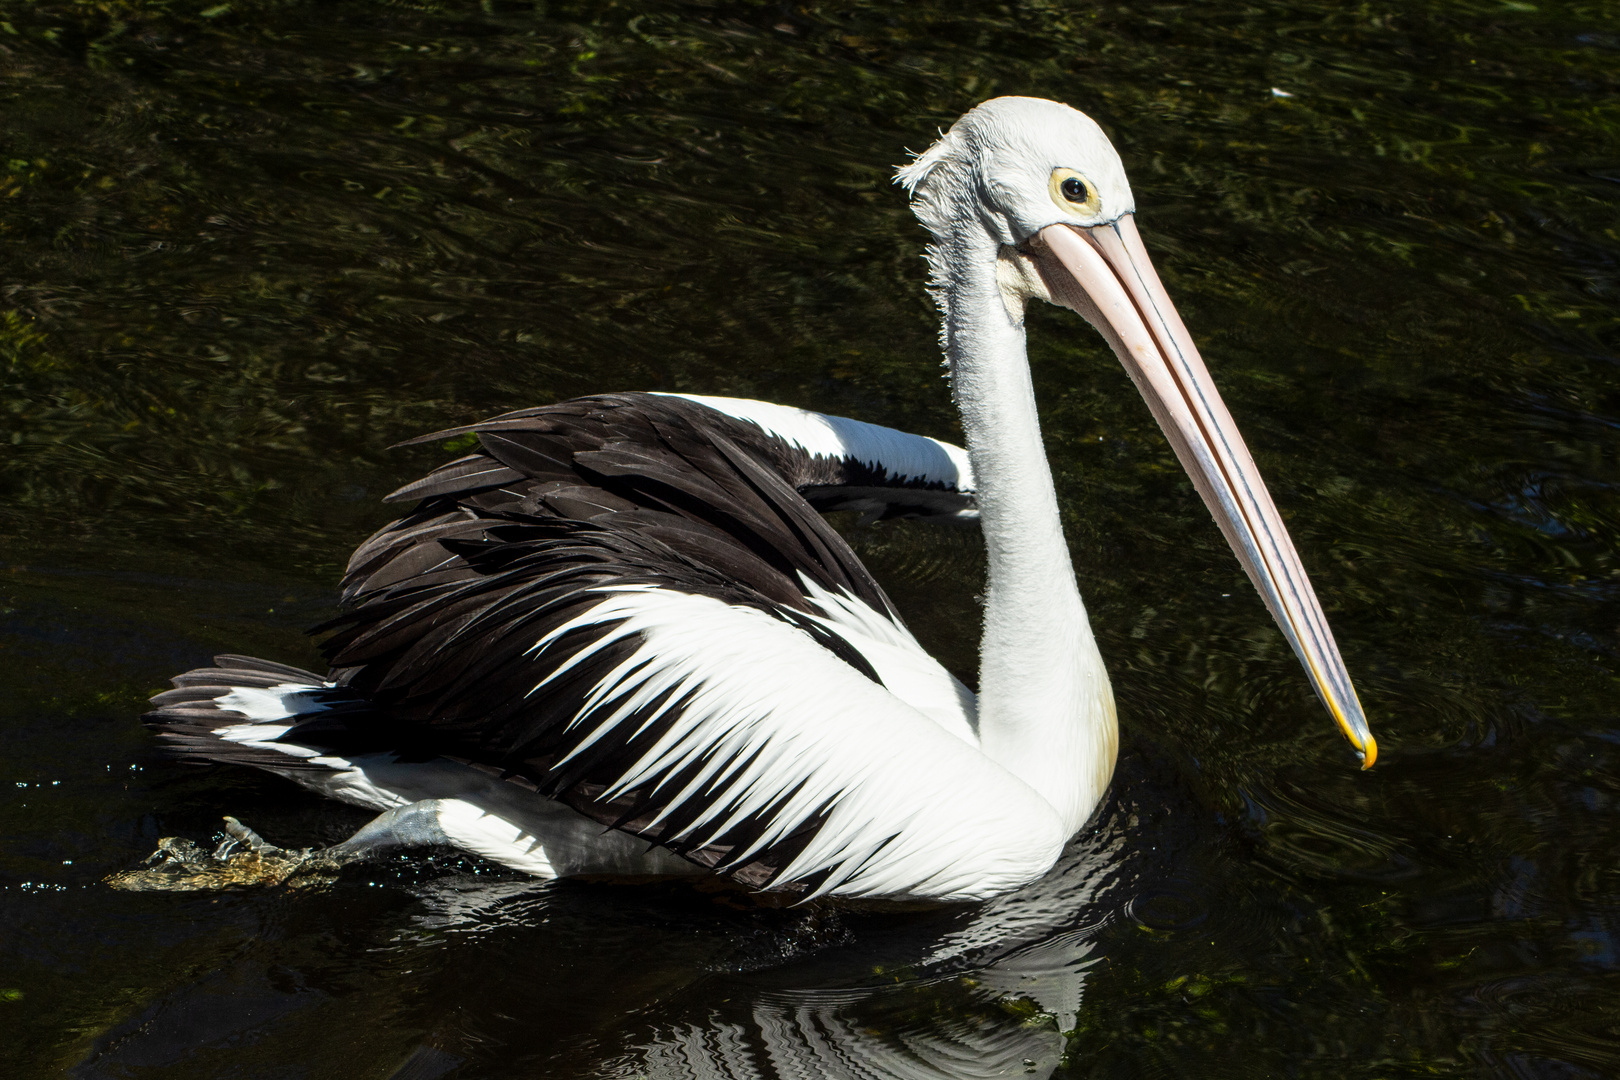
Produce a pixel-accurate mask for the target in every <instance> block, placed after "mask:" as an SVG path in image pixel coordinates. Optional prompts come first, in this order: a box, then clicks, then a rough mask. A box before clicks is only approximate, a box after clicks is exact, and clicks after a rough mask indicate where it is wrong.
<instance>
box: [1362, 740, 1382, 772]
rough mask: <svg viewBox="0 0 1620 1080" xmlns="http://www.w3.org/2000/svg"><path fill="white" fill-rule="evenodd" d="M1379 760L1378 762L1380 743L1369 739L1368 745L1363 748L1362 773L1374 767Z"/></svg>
mask: <svg viewBox="0 0 1620 1080" xmlns="http://www.w3.org/2000/svg"><path fill="white" fill-rule="evenodd" d="M1377 760H1378V743H1377V742H1375V741H1374V740H1373V739H1371V738H1368V739H1367V745H1366V746H1365V747H1363V748H1362V751H1361V771H1362V772H1366V771H1367V770H1368V769H1370V768H1372V767H1373V762H1375V761H1377Z"/></svg>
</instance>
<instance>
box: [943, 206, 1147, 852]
mask: <svg viewBox="0 0 1620 1080" xmlns="http://www.w3.org/2000/svg"><path fill="white" fill-rule="evenodd" d="M964 194H965V193H964ZM956 210H957V212H955V213H952V214H950V215H948V220H949V221H950V222H952V223H953V225H954V227H952V228H950V229H949V231H944V230H940V229H937V228H936V230H935V243H934V244H933V246H931V247H930V249H929V262H930V265H931V267H932V269H933V278H934V280H933V283H932V284H933V291H934V295H935V299H936V300H937V302H938V303H939V306H940V310H941V313H942V315H943V329H942V334H941V336H942V340H943V345H944V348H945V356H946V361H947V363H948V364H949V366H950V369H951V377H952V387H953V390H954V393H955V397H956V403H957V406H958V408H960V410H961V413H962V427H963V429H964V431H965V433H966V435H967V446H968V454H969V456H970V458H971V459H972V463H973V472H974V476H975V478H976V481H977V485H978V502H979V520H980V523H981V525H982V527H983V530H984V540H985V546H986V548H987V549H988V555H989V587H988V590H987V593H986V598H985V611H984V637H983V641H982V643H981V645H980V667H979V734H980V740H981V746H982V749H983V751H984V753H985V754H986V756H988V757H990V758H991V759H992V760H994V761H996V762H997V763H998V764H1000V765H1002V766H1003V767H1004V768H1006V769H1008V770H1009V771H1010V772H1012V773H1013V774H1014V775H1016V776H1017V777H1019V778H1020V779H1021V780H1023V781H1024V782H1025V783H1027V784H1029V785H1030V786H1031V787H1032V788H1034V789H1035V790H1036V791H1037V792H1039V793H1040V794H1041V796H1042V797H1044V798H1045V799H1046V800H1047V801H1048V802H1050V803H1051V804H1052V806H1053V808H1054V809H1055V810H1057V812H1058V814H1059V815H1060V816H1061V817H1062V818H1063V820H1064V822H1065V824H1066V825H1067V826H1068V828H1069V829H1070V830H1071V831H1074V830H1078V829H1079V828H1080V827H1081V826H1082V825H1083V824H1085V821H1086V819H1087V818H1088V817H1089V816H1090V814H1091V811H1092V810H1093V809H1095V807H1096V805H1097V803H1098V802H1099V801H1100V800H1101V798H1102V795H1103V791H1104V790H1105V789H1106V788H1107V786H1108V781H1109V779H1110V778H1111V777H1112V775H1113V770H1114V759H1115V754H1116V748H1117V744H1118V726H1117V722H1116V720H1115V714H1114V697H1113V690H1112V688H1111V687H1110V686H1109V682H1108V674H1107V672H1106V671H1105V670H1104V668H1103V664H1102V657H1101V655H1100V654H1099V653H1098V651H1097V644H1096V641H1095V639H1094V638H1093V636H1092V633H1091V625H1090V623H1089V622H1088V621H1087V619H1086V611H1085V606H1084V604H1082V603H1081V600H1080V592H1079V588H1078V587H1077V585H1076V584H1075V578H1074V568H1073V566H1072V565H1071V563H1070V559H1069V549H1068V545H1067V544H1066V543H1065V541H1064V539H1063V529H1062V526H1061V523H1060V521H1059V516H1058V505H1057V496H1056V493H1055V492H1054V490H1053V486H1052V472H1051V468H1050V466H1049V465H1048V464H1047V461H1046V453H1045V450H1044V449H1043V447H1042V444H1041V430H1040V421H1039V419H1038V417H1037V415H1036V410H1035V393H1034V387H1033V385H1032V383H1031V379H1030V372H1029V360H1028V356H1027V353H1026V351H1025V344H1024V327H1023V310H1022V307H1023V301H1024V300H1025V299H1027V297H1028V295H1029V292H1028V291H1023V292H1019V287H1018V281H1019V279H1020V275H1019V274H1018V273H1016V269H1017V267H1016V264H1015V265H1014V267H1013V269H1014V271H1015V272H1014V273H1012V274H1010V275H1009V273H1008V272H1007V268H1006V267H1003V268H1002V269H1001V272H1000V273H999V274H998V254H1001V251H1000V245H999V244H998V243H997V241H996V239H995V238H994V237H992V236H991V235H990V234H989V232H988V230H987V229H985V228H984V226H983V225H982V223H981V221H980V220H979V217H978V214H977V213H976V212H974V211H973V210H972V209H971V208H970V207H963V206H960V205H959V206H958V207H956ZM964 210H966V211H968V212H966V213H963V212H962V211H964ZM940 216H941V217H945V216H946V215H940ZM931 224H935V223H931ZM939 224H943V223H939ZM1015 258H1016V257H1015Z"/></svg>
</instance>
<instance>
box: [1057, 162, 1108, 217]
mask: <svg viewBox="0 0 1620 1080" xmlns="http://www.w3.org/2000/svg"><path fill="white" fill-rule="evenodd" d="M1051 191H1052V201H1053V202H1055V203H1057V204H1058V206H1060V207H1062V208H1063V209H1064V210H1067V211H1068V212H1069V213H1071V214H1095V213H1097V211H1099V210H1101V209H1102V199H1101V198H1100V197H1099V196H1098V195H1097V189H1096V188H1095V187H1093V186H1092V185H1090V184H1088V183H1086V178H1085V177H1083V176H1081V175H1080V174H1079V173H1077V172H1075V171H1074V170H1073V169H1053V170H1052V183H1051Z"/></svg>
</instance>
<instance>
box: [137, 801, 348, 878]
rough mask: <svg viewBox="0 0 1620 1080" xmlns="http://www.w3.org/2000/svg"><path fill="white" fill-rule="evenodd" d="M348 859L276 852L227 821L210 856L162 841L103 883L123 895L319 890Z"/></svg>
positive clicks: (323, 852) (321, 852)
mask: <svg viewBox="0 0 1620 1080" xmlns="http://www.w3.org/2000/svg"><path fill="white" fill-rule="evenodd" d="M350 861H352V856H345V854H343V853H336V854H334V853H332V849H330V848H300V849H298V850H296V851H293V850H289V849H287V848H279V847H276V846H275V845H274V844H271V843H269V842H267V841H266V840H265V839H264V837H262V836H260V835H259V834H258V833H256V832H254V831H253V830H252V829H250V828H248V827H247V826H246V825H243V824H242V823H241V822H240V821H237V820H236V819H235V818H233V817H227V818H226V819H225V839H223V840H221V841H220V842H219V846H218V847H216V848H214V850H213V851H205V850H204V849H202V848H200V847H198V846H197V845H196V844H194V843H192V842H191V841H190V840H187V839H185V838H184V837H179V836H166V837H164V838H163V839H162V840H159V841H158V848H157V850H156V851H154V852H152V854H151V855H149V856H147V859H146V863H145V865H144V866H143V868H142V869H139V870H124V871H121V872H120V873H116V874H109V875H108V876H107V877H106V878H105V880H106V882H107V884H109V885H111V886H112V887H113V888H115V889H123V890H124V891H126V892H202V891H208V890H214V889H230V888H236V887H239V886H244V885H286V886H287V887H288V888H295V889H296V888H307V887H309V886H311V885H324V884H327V883H329V882H331V881H332V880H334V879H335V878H336V876H337V870H338V868H339V867H340V866H342V865H343V864H344V863H345V862H350Z"/></svg>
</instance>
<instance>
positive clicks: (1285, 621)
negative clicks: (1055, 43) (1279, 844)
mask: <svg viewBox="0 0 1620 1080" xmlns="http://www.w3.org/2000/svg"><path fill="white" fill-rule="evenodd" d="M1039 241H1040V242H1039V243H1038V244H1036V245H1035V248H1036V251H1035V252H1034V254H1035V255H1036V262H1037V265H1038V266H1039V267H1040V268H1041V273H1042V277H1043V278H1044V279H1045V281H1046V283H1047V287H1048V288H1049V289H1050V290H1051V292H1052V294H1053V299H1054V300H1056V301H1057V302H1059V303H1061V304H1063V305H1064V306H1066V307H1070V308H1072V309H1074V310H1076V311H1078V312H1079V313H1080V314H1082V315H1084V316H1085V317H1086V319H1087V320H1088V321H1089V322H1091V323H1092V325H1093V326H1095V327H1096V328H1097V329H1098V330H1099V331H1100V332H1101V333H1102V335H1103V336H1104V337H1105V338H1107V339H1108V342H1109V344H1110V345H1112V346H1113V348H1114V352H1115V353H1116V354H1117V355H1118V356H1119V359H1120V362H1121V363H1122V364H1124V365H1125V370H1126V371H1127V372H1128V373H1129V374H1130V376H1131V380H1132V381H1133V382H1135V383H1136V387H1137V389H1138V390H1140V391H1141V393H1142V397H1143V398H1144V399H1145V400H1146V401H1147V403H1148V407H1149V408H1150V409H1152V411H1153V415H1154V418H1155V419H1157V420H1158V422H1159V426H1160V427H1161V428H1163V429H1164V433H1165V436H1166V437H1167V438H1168V439H1169V440H1170V445H1171V446H1172V447H1174V448H1175V451H1176V457H1178V458H1179V459H1180V460H1181V465H1182V467H1183V468H1184V469H1186V470H1187V474H1188V475H1189V476H1190V477H1192V481H1193V484H1194V486H1196V487H1197V488H1198V493H1199V494H1200V495H1202V496H1203V497H1204V502H1205V504H1206V505H1207V506H1208V507H1209V509H1210V513H1212V514H1213V515H1214V516H1215V521H1216V523H1217V524H1218V525H1220V527H1221V531H1222V532H1223V533H1225V534H1226V539H1227V541H1228V542H1229V543H1230V544H1231V545H1232V550H1233V551H1234V552H1236V553H1237V557H1238V561H1239V562H1240V563H1242V564H1243V569H1244V570H1245V571H1247V572H1248V575H1249V579H1250V580H1251V581H1253V582H1254V585H1255V588H1257V589H1259V590H1260V595H1261V596H1262V597H1263V598H1264V599H1265V602H1266V607H1268V608H1270V609H1271V614H1272V617H1273V618H1275V619H1276V620H1277V625H1278V626H1280V627H1281V628H1282V632H1283V633H1284V634H1285V635H1286V636H1287V638H1288V642H1289V644H1290V645H1292V646H1293V648H1294V653H1295V655H1297V656H1298V657H1299V659H1300V663H1302V664H1304V665H1305V670H1306V671H1307V672H1308V673H1309V674H1310V677H1311V682H1312V684H1313V685H1314V686H1315V688H1316V693H1317V696H1318V697H1320V698H1321V699H1322V703H1323V704H1324V705H1326V706H1327V708H1328V711H1329V712H1330V713H1332V714H1333V719H1334V720H1335V721H1336V722H1337V723H1338V725H1339V728H1340V729H1341V730H1342V731H1343V732H1344V735H1345V738H1347V739H1349V740H1350V743H1351V745H1353V746H1354V747H1355V748H1356V751H1357V752H1358V753H1359V754H1360V756H1361V759H1362V768H1371V767H1372V764H1373V762H1374V761H1375V760H1376V759H1377V757H1378V744H1377V743H1376V742H1375V741H1374V740H1373V736H1372V732H1371V731H1370V730H1369V729H1368V727H1367V718H1366V715H1365V714H1364V713H1363V712H1362V709H1361V702H1360V701H1359V700H1358V699H1357V698H1356V689H1355V687H1354V686H1353V685H1352V684H1351V682H1350V674H1349V672H1347V671H1346V670H1345V667H1344V660H1343V659H1342V658H1341V657H1340V656H1339V647H1338V646H1337V645H1336V644H1335V643H1334V641H1333V632H1332V631H1331V630H1329V629H1328V624H1327V618H1326V616H1324V615H1323V614H1322V605H1321V604H1319V603H1318V602H1317V599H1316V592H1315V591H1314V590H1313V589H1312V588H1311V582H1310V579H1309V578H1308V577H1306V576H1305V568H1304V567H1303V566H1301V565H1300V561H1299V555H1298V554H1297V553H1296V552H1295V551H1294V543H1293V541H1292V540H1291V539H1289V536H1288V530H1287V528H1286V527H1285V526H1284V525H1283V521H1282V518H1281V516H1280V515H1279V514H1278V513H1277V507H1276V506H1275V505H1274V504H1273V503H1272V501H1271V494H1270V493H1269V492H1268V491H1267V490H1266V485H1265V483H1264V482H1263V481H1262V480H1261V478H1260V470H1259V469H1258V468H1257V467H1256V466H1255V463H1254V458H1253V457H1251V456H1250V454H1249V449H1248V447H1247V446H1245V445H1244V444H1243V437H1242V436H1241V435H1239V434H1238V429H1237V424H1236V423H1235V422H1234V421H1233V420H1232V414H1231V413H1229V412H1227V410H1226V405H1225V403H1223V402H1222V401H1221V396H1220V394H1219V393H1218V392H1217V391H1216V389H1215V383H1214V381H1213V380H1212V379H1211V378H1210V375H1209V369H1208V368H1206V367H1205V366H1204V361H1203V359H1202V358H1201V357H1200V356H1199V355H1198V348H1197V346H1195V345H1194V344H1193V341H1192V336H1191V335H1190V334H1188V333H1187V328H1186V326H1185V325H1183V324H1182V321H1181V316H1180V315H1178V314H1177V313H1176V308H1175V305H1174V304H1172V303H1171V302H1170V297H1169V296H1168V295H1167V294H1166V293H1165V291H1164V286H1163V285H1162V284H1160V282H1159V275H1158V274H1157V273H1156V272H1155V271H1154V269H1153V262H1152V260H1150V259H1149V258H1148V255H1147V250H1146V248H1144V247H1143V246H1142V238H1141V235H1140V234H1139V233H1138V232H1137V231H1136V222H1135V221H1134V220H1133V218H1132V216H1131V215H1129V214H1127V215H1125V216H1124V217H1121V218H1120V219H1119V220H1118V221H1115V222H1113V223H1111V224H1108V225H1098V226H1095V227H1092V228H1089V229H1088V228H1080V227H1078V226H1070V225H1051V226H1048V227H1047V228H1045V229H1043V230H1042V231H1041V233H1040V236H1039Z"/></svg>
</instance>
